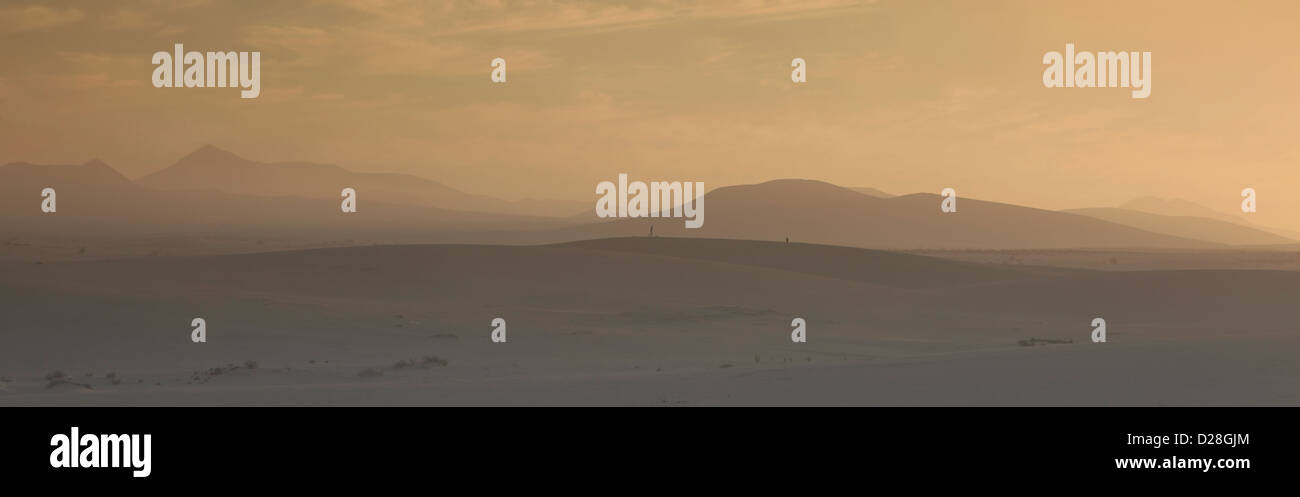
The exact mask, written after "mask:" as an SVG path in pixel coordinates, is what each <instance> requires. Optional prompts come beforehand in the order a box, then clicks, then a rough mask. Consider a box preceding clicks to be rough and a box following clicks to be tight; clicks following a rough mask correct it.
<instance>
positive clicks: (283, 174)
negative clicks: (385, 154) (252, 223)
mask: <svg viewBox="0 0 1300 497" xmlns="http://www.w3.org/2000/svg"><path fill="white" fill-rule="evenodd" d="M140 184H142V185H145V186H148V187H152V188H157V189H159V190H194V189H213V190H217V191H222V192H226V193H239V194H247V195H259V196H271V197H277V196H290V197H305V198H330V199H337V198H339V191H340V190H341V189H343V188H344V187H351V188H354V189H356V190H357V191H358V192H365V193H366V196H367V197H368V199H373V200H380V201H382V202H386V203H395V204H408V205H418V206H425V207H438V208H442V209H449V210H457V211H477V212H496V213H506V214H520V215H528V216H567V215H571V214H574V213H576V212H579V211H581V210H582V209H584V208H586V205H585V204H583V203H579V202H576V201H564V200H518V201H507V200H502V199H497V198H492V197H488V196H484V195H473V194H469V193H465V192H462V191H460V190H456V189H454V188H451V187H449V186H447V185H444V184H442V183H439V182H437V181H433V180H429V179H426V178H421V177H419V176H414V175H410V174H393V173H357V172H353V171H349V170H347V169H344V168H342V167H339V166H335V165H330V164H314V163H310V162H274V163H267V162H256V161H251V160H248V159H245V158H243V157H240V156H238V155H235V154H233V153H230V152H227V151H225V150H221V149H219V148H216V147H213V146H211V145H205V146H203V147H201V148H199V149H198V150H195V151H194V152H192V153H190V154H189V155H186V156H185V157H182V158H181V159H180V160H178V161H176V163H175V164H173V165H171V166H170V167H168V168H166V169H163V170H161V171H158V172H155V173H153V174H150V175H148V176H145V177H143V178H141V179H140Z"/></svg>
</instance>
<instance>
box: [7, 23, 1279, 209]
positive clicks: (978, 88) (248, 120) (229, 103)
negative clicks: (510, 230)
mask: <svg viewBox="0 0 1300 497" xmlns="http://www.w3.org/2000/svg"><path fill="white" fill-rule="evenodd" d="M1297 19H1300V2H1294V1H1290V0H1288V1H1278V2H1261V1H1251V2H1239V3H1223V2H1214V3H1210V2H1174V1H1163V2H1154V3H1146V2H1134V1H1116V2H1098V1H1087V2H1081V1H1080V2H1065V1H1023V2H992V1H978V2H973V1H959V2H930V1H879V2H839V1H829V0H828V1H800V2H779V1H760V0H740V1H730V0H710V1H707V2H699V3H695V2H677V1H656V2H611V1H591V2H406V1H383V0H369V1H357V0H347V1H344V0H339V1H336V2H313V3H304V4H301V5H291V3H290V2H262V1H248V2H219V1H210V2H209V1H202V0H181V1H169V0H156V1H120V2H118V1H115V2H69V3H65V2H49V1H45V2H39V3H35V2H14V1H4V2H3V3H0V162H9V161H20V160H21V161H29V162H39V163H80V162H84V161H86V160H88V159H90V158H92V157H98V158H101V159H103V160H105V161H106V162H108V163H109V164H110V165H112V166H113V167H115V168H117V169H118V170H119V171H122V172H123V173H124V174H126V175H128V176H130V177H139V176H142V175H144V174H147V173H150V172H153V171H155V170H158V169H160V168H162V167H165V166H167V165H169V164H171V163H172V162H173V161H175V160H176V159H177V158H179V157H180V156H182V155H184V154H185V153H188V152H189V151H191V150H193V149H194V148H197V147H198V146H200V145H202V144H205V143H211V144H213V145H217V146H219V147H222V148H226V149H228V150H230V151H232V152H235V153H237V154H240V155H243V156H245V157H248V158H251V159H255V160H264V161H277V160H307V161H316V162H328V163H335V164H339V165H342V166H344V167H348V168H351V169H355V170H361V171H392V172H409V173H415V174H419V175H421V176H425V177H429V178H432V179H436V180H439V181H443V182H445V183H447V184H449V185H451V186H453V187H457V188H460V189H463V190H466V191H471V192H476V193H488V194H494V195H498V196H503V197H509V198H515V197H524V196H531V197H541V198H574V199H588V198H591V199H593V200H594V193H593V192H594V188H595V185H596V183H597V182H599V181H602V180H613V179H615V178H616V177H617V174H618V173H620V172H626V173H629V174H630V175H631V176H633V178H634V179H654V180H670V181H671V180H681V181H686V180H698V181H704V182H705V183H706V185H708V186H709V187H710V188H713V187H717V186H722V185H727V184H737V183H752V182H759V181H764V180H768V179H775V178H786V177H800V178H812V179H821V180H826V181H830V182H833V183H837V184H841V185H848V186H873V187H877V188H880V189H882V190H885V191H889V192H894V193H907V192H916V191H926V192H932V193H938V192H939V190H941V189H942V188H944V187H953V188H956V189H957V191H958V192H959V193H960V194H962V195H963V196H972V197H978V198H985V199H990V200H998V201H1005V202H1012V203H1019V204H1025V205H1031V206H1035V207H1043V208H1068V207H1092V206H1107V205H1116V204H1119V203H1122V202H1124V201H1127V200H1129V199H1131V198H1134V197H1137V196H1145V195H1155V196H1162V197H1183V198H1187V199H1190V200H1193V201H1196V202H1200V203H1202V204H1205V205H1207V206H1210V207H1213V208H1216V209H1218V210H1221V211H1225V212H1233V211H1234V210H1238V206H1239V203H1240V197H1239V192H1240V191H1241V189H1242V188H1244V187H1254V188H1255V189H1256V190H1257V191H1258V192H1259V195H1260V197H1259V213H1258V216H1257V217H1258V220H1259V221H1260V222H1267V223H1269V224H1274V225H1289V226H1292V227H1300V221H1298V220H1297V218H1300V216H1297V215H1296V214H1300V199H1296V198H1295V195H1297V194H1300V140H1298V139H1297V138H1298V137H1300V117H1297V111H1298V110H1300V90H1298V89H1297V84H1300V50H1298V49H1297V46H1300V34H1298V32H1300V30H1297V29H1296V28H1295V23H1296V20H1297ZM174 43H184V44H185V47H186V49H187V50H199V51H205V52H206V51H260V52H261V53H262V65H261V70H262V93H261V97H260V98H257V99H249V100H244V99H240V98H239V95H238V90H233V89H177V88H154V87H153V86H152V84H151V79H150V78H151V75H152V72H153V65H152V63H151V60H150V59H151V56H152V54H153V53H154V52H156V51H171V49H172V45H173V44H174ZM1066 43H1075V44H1076V46H1077V47H1078V49H1079V50H1081V51H1112V50H1113V51H1150V52H1152V65H1153V75H1152V92H1151V96H1150V98H1147V99H1144V100H1143V99H1133V98H1130V95H1129V91H1128V89H1101V88H1093V89H1077V88H1057V89H1048V88H1045V87H1044V86H1043V84H1042V72H1043V68H1044V66H1043V64H1042V57H1043V54H1044V53H1045V52H1047V51H1053V50H1054V51H1063V50H1064V47H1065V44H1066ZM495 57H503V58H505V59H506V60H507V63H508V78H509V81H508V82H507V83H506V84H504V85H500V84H493V83H492V82H491V81H490V77H489V75H490V72H491V67H490V61H491V60H492V59H493V58H495ZM794 57H802V58H804V59H806V60H807V62H808V79H809V80H808V82H807V83H805V84H800V85H796V84H794V83H792V82H791V81H790V69H791V68H790V60H791V59H792V58H794Z"/></svg>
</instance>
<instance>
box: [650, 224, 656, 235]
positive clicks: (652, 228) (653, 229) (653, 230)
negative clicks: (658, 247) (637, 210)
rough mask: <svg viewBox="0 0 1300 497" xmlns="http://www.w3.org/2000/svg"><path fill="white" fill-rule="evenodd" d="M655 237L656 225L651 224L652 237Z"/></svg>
mask: <svg viewBox="0 0 1300 497" xmlns="http://www.w3.org/2000/svg"><path fill="white" fill-rule="evenodd" d="M654 237H655V225H653V224H652V225H650V238H654Z"/></svg>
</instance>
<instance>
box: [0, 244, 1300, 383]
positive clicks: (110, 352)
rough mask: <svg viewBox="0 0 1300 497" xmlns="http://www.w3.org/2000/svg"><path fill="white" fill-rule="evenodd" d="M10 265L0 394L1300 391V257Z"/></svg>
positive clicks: (525, 252) (353, 259)
mask: <svg viewBox="0 0 1300 497" xmlns="http://www.w3.org/2000/svg"><path fill="white" fill-rule="evenodd" d="M0 268H2V270H3V272H4V274H5V275H6V277H5V278H4V279H3V281H0V303H2V304H0V305H2V306H3V310H4V312H3V313H0V316H2V317H0V319H3V323H2V324H3V325H2V326H0V330H3V331H2V332H0V341H2V342H3V346H2V347H0V364H4V368H5V370H3V371H0V376H4V377H6V378H9V379H10V380H11V381H10V382H8V383H7V386H6V388H5V390H4V391H3V392H0V403H12V404H57V403H78V404H87V403H104V404H151V405H152V404H173V403H180V404H465V403H470V404H502V403H523V404H554V403H581V404H667V405H680V404H688V405H689V404H697V403H708V404H726V403H742V404H743V403H776V404H781V403H812V404H832V403H833V404H841V403H847V404H899V403H905V404H951V403H957V404H1036V405H1037V404H1082V405H1109V404H1143V405H1150V404H1167V403H1175V404H1225V403H1231V404H1288V405H1292V404H1295V403H1297V402H1300V399H1297V392H1300V388H1298V387H1300V368H1297V366H1296V363H1295V361H1294V358H1293V357H1290V356H1291V355H1293V354H1292V353H1291V352H1290V351H1293V350H1295V346H1296V345H1300V329H1297V328H1296V325H1295V323H1296V322H1297V321H1296V317H1297V315H1296V314H1295V311H1294V302H1295V300H1296V297H1297V296H1298V295H1297V288H1300V273H1296V272H1283V271H1155V272H1093V271H1064V270H1053V269H1050V268H1011V267H1000V266H989V265H980V264H971V263H963V262H957V261H946V260H941V259H931V258H926V257H920V256H914V255H906V254H895V253H889V252H880V251H872V250H859V249H846V248H842V247H826V246H819V245H809V244H785V243H765V242H748V241H733V240H698V239H684V240H674V239H666V238H656V239H648V238H636V239H621V240H597V241H591V242H584V243H573V244H563V245H552V246H483V245H412V246H383V247H353V248H339V249H317V250H307V251H293V252H277V253H264V254H249V255H235V256H220V257H157V258H148V259H130V260H118V261H99V262H84V263H76V262H68V263H53V264H40V265H37V264H30V263H27V264H16V263H8V264H0ZM1229 288H1230V289H1231V291H1227V290H1226V289H1229ZM199 316H201V317H204V318H205V319H206V320H207V322H208V333H209V341H208V343H206V344H202V345H195V344H192V343H190V342H189V332H190V329H189V322H190V320H191V319H192V318H194V317H199ZM1098 316H1101V317H1104V318H1106V319H1107V320H1108V323H1109V334H1110V337H1109V338H1110V341H1109V342H1108V343H1106V344H1092V343H1090V342H1089V340H1088V337H1089V333H1090V331H1091V328H1090V326H1089V325H1090V322H1091V319H1092V318H1094V317H1098ZM496 317H502V318H505V319H506V320H507V321H508V334H509V342H507V343H506V344H492V343H491V342H490V340H489V338H488V337H489V333H490V332H491V325H490V323H491V321H492V319H494V318H496ZM794 317H803V318H805V319H806V321H807V323H808V326H809V328H808V330H809V342H808V343H806V344H793V343H791V342H790V340H789V333H790V329H791V328H790V321H791V319H793V318H794ZM1031 338H1034V339H1039V340H1049V341H1054V342H1061V343H1059V344H1056V345H1031V346H1022V345H1021V343H1024V341H1027V340H1028V339H1031ZM1029 343H1052V342H1041V341H1038V342H1029ZM327 361H328V362H327ZM439 361H445V364H444V363H442V362H439ZM249 364H255V365H256V366H257V367H250V366H249ZM55 370H59V371H64V372H65V373H66V374H67V375H68V376H69V377H72V378H74V379H75V380H76V381H77V382H78V383H83V384H86V385H88V386H89V388H88V389H86V388H79V389H72V390H70V389H61V388H48V389H47V388H46V387H47V386H48V384H49V383H50V381H49V380H47V379H45V376H46V375H47V374H48V373H50V372H52V371H55ZM108 372H113V373H116V374H115V377H116V378H118V381H119V383H118V384H114V383H112V381H110V380H108V379H107V377H106V376H105V375H106V374H107V373H108ZM363 372H366V373H364V374H363ZM85 373H92V375H91V376H89V377H86V376H85Z"/></svg>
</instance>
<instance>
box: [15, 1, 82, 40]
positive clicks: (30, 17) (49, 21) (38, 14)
mask: <svg viewBox="0 0 1300 497" xmlns="http://www.w3.org/2000/svg"><path fill="white" fill-rule="evenodd" d="M85 17H86V13H85V11H83V10H81V9H76V8H66V9H57V8H53V7H46V6H44V5H25V6H11V7H0V32H4V33H25V32H29V31H41V30H45V29H50V28H54V27H58V26H63V25H65V24H71V23H74V22H77V21H80V20H82V19H85Z"/></svg>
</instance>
